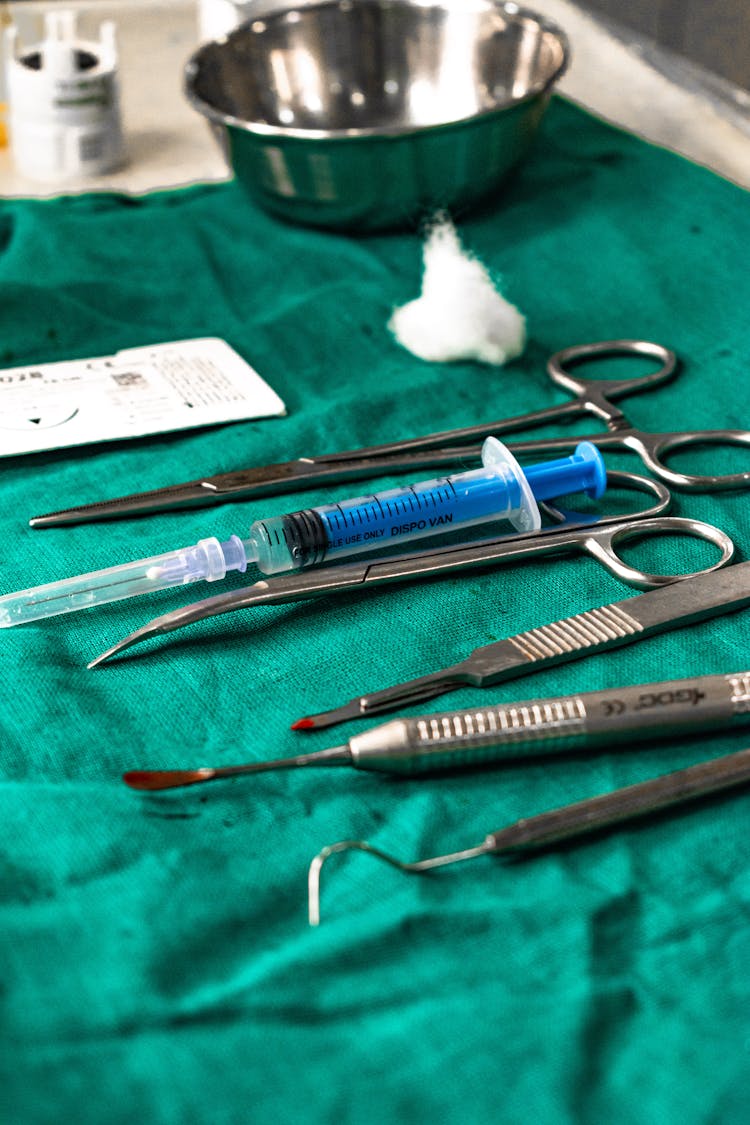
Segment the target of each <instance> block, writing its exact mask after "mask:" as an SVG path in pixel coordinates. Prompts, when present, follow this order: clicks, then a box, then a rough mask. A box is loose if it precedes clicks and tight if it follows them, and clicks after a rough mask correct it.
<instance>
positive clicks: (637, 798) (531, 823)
mask: <svg viewBox="0 0 750 1125" xmlns="http://www.w3.org/2000/svg"><path fill="white" fill-rule="evenodd" d="M749 781H750V750H739V751H738V752H737V753H735V754H727V755H726V756H725V757H723V758H712V759H710V760H709V761H707V762H699V763H698V765H695V766H688V767H687V769H682V770H676V771H675V772H674V773H666V774H661V775H660V776H659V777H655V778H652V779H651V780H649V781H641V782H639V783H638V784H636V785H628V786H627V787H626V788H624V789H614V790H613V791H612V792H610V793H602V794H601V795H600V796H598V797H588V798H587V799H586V800H584V801H577V802H576V803H575V804H573V805H563V806H562V807H561V808H557V809H550V810H549V811H548V812H544V813H540V814H539V815H537V816H531V817H524V818H523V819H522V820H517V821H516V822H515V824H511V825H508V827H506V828H501V829H500V831H499V832H490V833H489V834H488V835H487V836H485V838H484V840H483V841H482V843H481V844H478V845H476V846H475V847H472V848H465V849H464V850H463V851H459V852H452V853H450V854H449V855H438V856H432V857H430V858H429V859H420V860H417V861H416V862H414V863H404V862H402V861H401V860H399V859H396V858H395V857H394V856H392V855H389V854H388V853H387V852H384V851H381V850H380V848H375V847H373V846H372V844H368V843H367V841H366V840H341V841H340V842H339V843H337V844H329V845H328V847H325V848H323V849H322V851H320V852H319V853H318V855H316V856H315V858H314V859H313V861H312V863H311V864H310V870H309V873H308V880H307V886H308V917H309V921H310V925H311V926H318V925H319V924H320V869H321V867H322V866H323V864H324V863H325V861H326V860H327V859H328V857H329V856H330V855H334V854H335V853H336V852H343V851H349V850H351V849H356V850H357V851H361V852H367V854H368V855H372V856H375V858H376V859H382V860H383V861H384V862H385V863H388V864H390V865H391V867H395V868H396V869H397V870H399V871H404V872H405V873H406V874H408V875H419V874H422V873H423V872H425V871H431V870H432V869H433V868H435V867H447V866H448V865H449V864H452V863H461V862H462V861H463V860H465V859H475V858H476V857H477V856H481V855H513V854H514V853H516V854H517V853H522V852H533V851H535V850H540V849H542V848H547V847H549V846H550V845H552V844H556V843H559V842H560V841H563V840H570V839H575V838H576V837H580V836H586V835H589V834H590V833H593V832H599V831H601V830H602V829H606V828H611V827H613V826H614V825H616V824H623V823H624V822H626V821H629V820H635V819H636V818H638V817H642V816H648V815H649V814H651V813H655V812H659V811H661V810H663V809H668V808H674V807H675V806H677V805H682V804H686V803H687V802H689V801H694V800H697V799H698V798H699V797H704V796H708V795H709V794H710V793H720V792H722V790H727V789H734V788H737V787H738V786H740V785H746V784H747V783H748V782H749Z"/></svg>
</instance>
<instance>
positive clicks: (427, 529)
mask: <svg viewBox="0 0 750 1125" xmlns="http://www.w3.org/2000/svg"><path fill="white" fill-rule="evenodd" d="M482 457H483V460H484V462H485V463H484V465H483V466H482V468H480V469H472V470H469V471H467V472H465V473H455V474H453V475H452V476H447V477H439V478H437V479H434V480H428V481H420V482H419V483H417V484H412V485H408V486H407V487H400V488H393V489H389V490H386V491H384V492H377V493H371V494H370V495H369V496H356V497H354V498H353V499H350V500H342V501H341V502H340V503H338V504H323V505H321V506H320V507H318V508H306V509H304V510H302V511H299V512H290V513H288V514H287V515H284V516H275V517H272V518H271V519H266V520H258V521H256V522H255V523H254V524H253V525H252V527H251V529H250V540H251V542H252V552H253V555H254V560H255V561H256V562H257V564H258V567H259V568H260V570H262V571H263V573H264V574H278V573H280V572H282V571H288V570H303V569H306V568H307V567H311V566H319V565H320V564H321V563H323V562H328V561H333V562H335V561H337V560H338V559H340V558H346V557H348V556H350V555H355V554H359V553H363V552H365V551H377V550H382V549H384V548H395V549H396V550H400V549H401V548H402V547H403V546H404V545H405V544H406V543H410V542H411V541H412V540H414V539H425V538H430V537H435V536H439V535H444V534H445V533H447V532H450V531H454V530H456V529H458V528H467V527H472V526H475V525H477V524H485V523H487V522H489V521H490V520H511V521H513V523H514V524H515V526H516V527H517V529H518V530H533V529H535V528H537V527H538V526H539V523H538V522H534V521H535V520H536V521H538V520H539V513H538V509H537V507H536V502H535V501H536V499H540V500H542V499H548V498H551V497H553V496H562V495H565V494H567V493H569V492H580V491H581V490H585V491H587V492H589V494H590V495H593V496H600V495H601V493H602V492H603V491H604V489H605V487H606V471H605V468H604V463H603V461H602V459H601V454H600V453H599V451H598V450H597V449H596V448H595V447H594V446H593V445H591V444H590V443H588V442H584V443H582V444H580V445H579V446H578V447H577V449H576V451H575V453H574V454H573V455H572V456H571V457H566V458H560V459H558V460H556V461H548V462H546V463H542V464H540V465H531V466H529V467H528V468H527V469H525V470H522V469H521V467H520V466H519V465H518V464H517V463H516V461H515V460H514V458H513V457H512V456H511V455H510V453H509V451H508V450H507V449H506V448H505V447H504V446H503V445H501V443H500V442H498V441H496V440H495V439H494V438H488V439H487V441H486V442H485V446H484V449H483V454H482Z"/></svg>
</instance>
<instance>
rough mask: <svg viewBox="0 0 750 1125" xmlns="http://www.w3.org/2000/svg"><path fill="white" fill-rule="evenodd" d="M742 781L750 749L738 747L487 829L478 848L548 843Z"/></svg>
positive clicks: (747, 774) (748, 773) (748, 775)
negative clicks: (656, 775) (719, 754)
mask: <svg viewBox="0 0 750 1125" xmlns="http://www.w3.org/2000/svg"><path fill="white" fill-rule="evenodd" d="M748 782H750V750H739V751H738V752H737V753H735V754H727V755H725V756H724V757H723V758H712V759H710V760H709V761H707V762H699V763H698V764H697V765H695V766H688V767H687V769H684V770H676V771H675V772H674V773H667V774H662V775H661V777H655V778H652V779H651V780H650V781H641V782H639V783H638V784H637V785H628V786H627V787H626V788H625V789H615V790H614V791H613V792H611V793H602V794H601V796H598V797H589V798H587V799H586V800H585V801H577V802H576V803H575V804H574V805H566V806H564V807H563V808H559V809H550V811H549V812H545V813H540V814H539V815H538V816H531V817H528V818H525V819H523V820H518V821H516V823H515V824H511V825H509V826H508V827H507V828H502V829H501V830H500V831H499V832H492V833H490V835H489V836H487V838H486V840H485V842H484V850H485V851H487V852H496V853H505V854H507V853H512V852H522V851H530V850H532V849H535V848H544V847H548V846H550V845H552V844H556V843H559V842H560V841H562V840H569V839H573V838H574V837H577V836H585V835H588V834H589V833H592V832H598V831H601V830H602V829H605V828H610V827H613V826H614V825H616V824H622V823H624V822H625V821H629V820H635V819H637V818H638V817H642V816H648V815H649V814H652V813H655V812H659V811H660V810H662V809H669V808H674V807H675V806H676V805H683V804H686V803H687V802H688V801H694V800H697V799H698V798H699V797H705V796H707V795H708V794H710V793H720V792H722V791H723V790H727V789H734V788H736V787H737V786H739V785H746V784H748Z"/></svg>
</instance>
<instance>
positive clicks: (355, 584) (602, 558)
mask: <svg viewBox="0 0 750 1125" xmlns="http://www.w3.org/2000/svg"><path fill="white" fill-rule="evenodd" d="M607 479H608V481H609V482H610V484H618V483H619V484H621V485H625V487H630V488H636V489H638V488H640V489H643V488H644V487H646V488H647V489H648V491H650V492H651V493H652V494H654V493H655V494H656V495H657V496H659V498H660V499H659V502H658V503H657V504H656V505H654V506H653V507H652V508H651V509H648V511H647V512H644V513H637V514H636V515H632V516H630V517H629V518H627V519H624V520H623V519H622V517H618V516H600V517H596V516H594V517H580V519H579V520H578V521H576V517H575V516H573V517H572V520H571V522H565V523H563V524H561V525H559V526H557V527H551V528H548V529H547V530H546V531H543V532H541V533H533V532H532V533H527V534H525V535H520V536H515V537H513V538H506V539H503V538H500V539H490V540H484V541H479V542H476V543H469V544H462V545H459V546H454V547H444V548H442V549H440V550H434V551H420V552H417V553H415V554H411V555H401V556H395V557H388V558H383V559H372V560H369V561H365V562H360V563H349V564H345V565H342V566H331V567H322V568H321V569H320V570H317V571H302V572H296V573H294V574H291V575H279V576H277V577H276V578H270V579H267V580H262V581H260V582H255V583H253V585H251V586H248V587H245V588H243V589H239V590H232V591H231V592H230V593H226V594H218V595H216V596H215V597H212V598H206V599H205V600H203V601H200V602H196V603H194V604H193V605H189V606H184V607H182V608H181V609H177V610H173V611H172V612H171V613H166V614H164V615H163V616H161V617H157V618H155V619H154V620H153V621H150V622H149V623H148V624H147V625H144V626H142V628H140V629H137V630H136V631H135V632H134V633H131V634H130V635H129V636H128V637H125V638H124V639H123V640H122V641H119V642H118V643H117V644H116V645H113V646H112V648H110V649H108V650H107V651H106V652H104V653H102V654H101V655H100V656H98V657H96V659H95V660H93V661H91V663H90V664H89V667H90V668H92V667H95V666H96V665H97V664H100V663H102V662H103V661H104V660H107V659H108V658H109V657H111V656H114V655H115V654H116V653H118V652H123V651H124V650H125V649H128V648H132V647H133V646H134V645H137V644H140V643H141V642H142V641H144V640H146V639H147V638H148V637H153V636H158V635H160V634H162V633H171V632H173V631H174V630H176V629H181V628H183V627H184V626H186V625H190V624H192V623H193V622H195V621H202V620H204V619H205V618H208V617H216V616H219V615H220V614H224V613H231V612H232V611H234V610H237V609H248V608H250V607H251V606H257V605H278V604H283V603H288V602H296V601H304V600H305V599H307V598H316V597H323V596H325V595H327V594H336V593H343V592H346V591H352V590H356V589H361V588H363V587H368V586H374V585H375V586H377V585H383V584H385V583H390V582H400V581H406V580H407V579H409V578H429V577H433V576H437V575H440V574H450V573H454V572H455V571H457V570H462V569H464V568H466V567H477V566H489V565H492V564H496V563H504V562H515V561H518V560H521V559H526V558H532V557H536V556H542V555H549V554H558V553H560V552H566V551H573V552H578V553H580V552H582V553H584V554H588V555H590V556H591V557H592V558H594V559H596V560H597V562H599V563H601V564H602V565H603V566H604V567H605V568H606V569H607V570H608V571H609V572H610V573H611V574H614V575H615V576H616V577H617V578H619V579H620V580H621V581H623V582H625V583H627V584H629V585H632V586H636V587H639V588H641V589H649V588H652V587H656V586H665V585H669V584H670V583H672V582H675V581H677V580H678V579H681V578H688V577H693V575H692V574H690V575H687V574H686V575H663V574H662V575H660V574H648V573H645V572H644V571H642V570H638V569H636V568H635V567H632V566H630V565H628V564H627V563H625V562H623V560H622V559H620V557H619V556H618V554H617V551H616V547H617V546H618V545H619V544H621V543H623V542H625V541H626V540H632V539H640V538H643V537H646V536H651V535H655V536H663V535H687V536H691V537H693V538H697V539H701V540H704V541H705V542H708V543H712V544H714V545H715V546H716V547H718V549H719V551H720V552H721V557H720V558H719V560H718V561H717V562H715V563H714V564H713V565H712V566H709V567H707V568H705V571H698V572H697V573H704V572H706V571H711V570H716V569H717V568H718V567H721V566H724V565H725V564H726V563H727V562H729V560H730V559H731V558H732V555H733V553H734V544H733V543H732V540H731V539H730V538H729V536H728V535H726V534H725V533H724V532H723V531H720V530H719V529H718V528H716V527H712V526H711V524H706V523H702V522H700V521H698V520H690V519H679V518H677V517H673V516H656V518H646V519H644V518H643V516H644V515H650V514H651V513H652V512H654V511H655V510H664V508H665V506H666V505H668V504H669V493H668V491H667V490H666V489H665V488H663V486H661V485H658V484H656V483H655V482H653V481H647V480H645V479H644V478H642V477H637V476H633V475H632V474H630V473H614V472H613V473H608V474H607Z"/></svg>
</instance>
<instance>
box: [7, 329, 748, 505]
mask: <svg viewBox="0 0 750 1125" xmlns="http://www.w3.org/2000/svg"><path fill="white" fill-rule="evenodd" d="M618 355H621V356H635V357H638V356H640V357H646V358H651V359H654V360H655V361H656V362H657V363H658V364H659V365H660V366H659V368H658V370H656V371H654V372H651V373H650V374H648V375H641V376H638V377H636V378H632V379H584V378H581V377H579V376H576V375H573V374H571V372H570V370H569V368H570V367H573V366H576V365H579V364H582V363H584V362H587V361H589V360H595V359H598V358H603V357H607V356H618ZM676 370H677V357H676V356H675V354H674V352H672V351H670V350H669V349H668V348H665V347H662V346H661V345H660V344H654V343H649V342H647V341H644V340H605V341H604V342H602V343H595V344H581V345H579V346H577V347H572V348H566V349H564V350H563V351H560V352H557V353H556V354H555V355H553V356H552V358H551V359H550V360H549V362H548V364H547V371H548V374H549V376H550V378H551V379H552V381H553V382H554V383H555V384H557V386H560V387H563V388H564V389H565V390H567V391H569V392H571V393H572V394H573V395H574V398H573V401H572V402H567V403H562V404H560V405H558V406H552V407H549V408H547V409H544V410H535V411H532V412H531V413H528V414H523V415H517V416H516V417H514V418H506V419H500V420H499V421H496V422H486V423H482V424H480V425H476V426H465V427H462V428H460V429H456V430H445V431H443V432H440V433H434V434H426V435H424V436H423V437H416V438H408V439H406V440H404V441H394V442H389V443H388V444H386V445H376V446H370V447H369V448H362V449H355V450H351V451H348V452H342V453H330V454H324V455H322V456H319V457H301V458H298V459H297V460H295V461H286V462H283V463H280V464H275V465H265V466H262V467H258V468H251V469H245V470H238V471H236V472H231V473H220V474H218V475H216V476H211V477H204V478H201V479H198V480H193V481H188V482H186V483H185V484H177V485H171V486H168V487H165V488H158V489H154V490H152V491H149V492H140V493H134V494H133V495H130V496H123V497H119V498H117V499H113V500H104V501H99V502H97V503H94V504H84V505H80V506H78V507H75V508H67V509H65V510H64V511H59V512H51V513H48V514H47V515H42V516H34V517H33V518H32V519H31V520H30V521H29V522H30V524H31V526H32V527H53V526H62V525H64V524H70V523H85V522H88V521H93V520H98V519H111V518H115V517H117V516H130V515H139V514H147V513H149V512H163V511H169V510H171V509H174V508H181V507H187V506H194V505H206V504H217V503H221V502H222V501H228V500H243V499H251V498H254V497H257V496H268V495H273V494H279V493H287V492H292V491H296V490H298V489H302V488H311V487H314V486H315V485H319V484H325V483H328V482H338V481H346V480H356V479H366V478H368V477H374V476H378V475H383V474H387V473H393V472H401V471H402V470H404V471H406V470H413V469H419V468H425V467H429V466H439V465H455V464H463V465H465V464H466V462H467V459H469V458H471V457H475V458H478V457H479V451H480V450H479V445H477V446H476V447H475V448H473V449H472V448H471V443H472V442H478V443H481V441H483V440H484V438H486V437H488V436H490V435H492V436H498V435H501V434H506V433H512V432H518V431H519V430H527V429H536V428H538V427H539V426H545V425H549V424H550V423H556V422H566V421H569V420H571V419H575V418H580V417H582V416H586V415H590V416H592V417H594V418H597V419H599V420H600V421H601V422H603V423H604V424H605V425H606V428H607V432H606V433H603V434H602V433H598V434H593V435H587V436H586V437H580V436H575V437H570V438H552V439H544V440H538V441H526V442H514V443H512V444H511V445H510V449H511V450H512V451H513V452H514V453H532V452H535V453H540V454H542V455H544V454H546V453H550V454H552V453H557V452H558V451H565V450H569V449H572V448H573V447H574V446H575V445H577V444H578V442H579V441H584V440H585V441H590V442H591V443H592V444H594V445H596V446H597V447H598V448H599V449H629V450H631V451H633V452H634V453H637V454H638V456H639V457H640V458H641V460H642V461H643V463H644V465H645V466H646V467H647V468H648V469H649V470H650V471H651V472H652V473H653V474H654V476H656V477H657V478H658V479H660V480H662V481H664V482H665V483H667V484H670V485H672V486H673V487H675V488H682V489H688V490H693V491H706V492H710V491H714V490H717V489H725V488H747V487H750V472H743V473H731V474H729V475H726V476H713V475H693V476H690V475H687V474H685V473H678V472H674V471H672V470H671V469H669V468H668V467H667V466H666V465H665V464H664V463H663V461H662V459H661V458H662V457H663V456H664V455H665V454H667V453H669V452H670V451H671V450H674V449H678V448H685V447H688V446H698V445H706V444H714V445H718V444H729V445H747V446H750V431H747V430H696V431H691V432H677V433H661V434H648V433H642V432H641V431H640V430H636V429H634V428H633V427H632V426H631V425H630V423H629V422H628V420H627V418H626V417H625V415H624V414H623V412H622V411H621V410H620V408H619V406H617V405H615V404H616V403H617V402H618V401H619V400H620V399H621V398H626V397H627V396H628V395H631V394H636V393H638V392H640V391H644V390H648V389H649V388H651V387H655V386H659V385H660V384H661V383H666V382H667V381H668V380H670V379H672V378H673V376H674V375H675V372H676Z"/></svg>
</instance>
